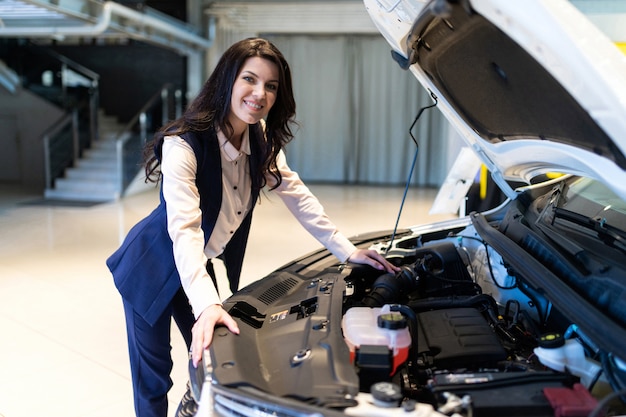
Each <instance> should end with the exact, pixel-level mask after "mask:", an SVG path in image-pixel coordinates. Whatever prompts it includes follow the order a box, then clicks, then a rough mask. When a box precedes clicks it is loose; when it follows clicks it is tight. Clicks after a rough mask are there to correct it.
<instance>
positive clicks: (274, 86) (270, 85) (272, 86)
mask: <svg viewBox="0 0 626 417" xmlns="http://www.w3.org/2000/svg"><path fill="white" fill-rule="evenodd" d="M267 89H268V90H270V91H276V90H278V86H277V85H276V84H268V85H267Z"/></svg>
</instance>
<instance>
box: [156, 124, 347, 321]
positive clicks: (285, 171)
mask: <svg viewBox="0 0 626 417" xmlns="http://www.w3.org/2000/svg"><path fill="white" fill-rule="evenodd" d="M217 136H218V140H219V143H220V153H221V158H222V187H223V191H222V204H221V209H220V213H219V215H218V218H217V223H216V224H215V228H214V230H213V232H212V233H211V236H210V237H209V241H208V242H207V244H206V246H205V244H204V232H203V230H202V228H201V225H202V213H201V210H200V194H199V192H198V188H197V186H196V183H195V177H196V168H197V163H196V157H195V154H194V152H193V149H192V148H191V146H190V145H189V144H188V143H187V142H186V141H185V140H184V139H182V138H181V137H179V136H166V137H165V140H164V142H163V157H162V162H161V171H162V172H163V197H164V198H165V201H166V206H167V222H168V232H169V235H170V238H171V239H172V242H173V244H174V259H175V262H176V268H177V269H178V273H179V275H180V278H181V284H182V286H183V289H184V290H185V293H186V294H187V297H188V298H189V302H190V304H191V307H192V308H193V311H194V314H195V317H196V318H197V317H198V316H199V315H200V313H202V312H203V311H204V309H206V308H207V307H208V306H210V305H212V304H221V300H220V297H219V295H218V292H217V289H216V288H215V286H214V285H213V281H212V280H211V278H210V277H209V274H208V273H207V271H206V267H205V266H206V263H207V261H208V259H211V258H215V257H217V256H219V255H220V254H221V253H222V252H223V250H224V248H225V247H226V244H227V243H228V242H229V241H230V239H231V237H232V235H233V234H234V232H235V231H236V230H237V228H238V227H239V226H240V225H241V223H242V221H243V219H244V218H245V217H246V215H247V214H248V212H249V211H250V210H251V208H252V207H251V204H252V201H251V180H250V173H249V164H248V157H249V155H250V138H249V133H248V132H246V133H245V134H244V137H243V140H242V143H241V147H240V149H239V150H238V149H236V148H235V147H234V146H233V145H232V144H231V143H230V142H229V141H228V140H227V139H226V137H225V136H224V135H223V133H222V132H218V134H217ZM276 162H277V167H278V169H279V170H280V173H281V175H282V182H281V184H280V186H279V187H278V188H276V189H275V190H273V192H275V193H277V194H278V195H279V197H280V198H281V199H282V200H283V202H284V203H285V205H286V206H287V208H288V209H289V211H290V212H291V213H292V214H293V215H294V216H295V217H296V219H298V221H299V222H300V224H302V226H303V227H304V228H305V229H306V230H307V231H308V232H309V233H310V234H311V235H312V236H313V237H315V238H316V239H317V240H318V241H319V242H320V243H321V244H322V245H324V246H325V247H326V248H327V249H328V250H329V251H330V252H331V253H332V254H333V255H335V256H336V257H337V258H338V259H339V260H340V261H341V262H345V261H346V260H347V259H348V258H349V257H350V255H351V254H352V253H353V252H354V251H355V250H356V247H355V246H354V245H353V244H352V243H351V242H350V241H349V240H348V239H347V238H346V237H345V236H344V235H343V234H341V233H340V232H339V231H338V230H337V227H336V226H335V225H334V224H333V223H332V222H331V221H330V219H329V218H328V216H327V215H326V213H325V212H324V208H323V207H322V205H321V203H320V202H319V200H318V199H317V198H316V197H315V196H314V195H313V194H312V193H311V191H310V190H309V189H308V187H307V186H306V185H305V184H304V183H303V182H302V180H301V179H300V177H299V176H298V174H297V173H296V172H294V171H292V170H291V169H290V168H289V166H288V165H287V160H286V158H285V154H284V153H283V152H282V151H281V152H280V153H279V155H278V158H277V160H276ZM266 180H267V184H268V186H269V187H270V188H271V187H272V186H273V185H274V184H276V180H275V179H274V177H272V176H271V175H270V174H269V173H267V174H266Z"/></svg>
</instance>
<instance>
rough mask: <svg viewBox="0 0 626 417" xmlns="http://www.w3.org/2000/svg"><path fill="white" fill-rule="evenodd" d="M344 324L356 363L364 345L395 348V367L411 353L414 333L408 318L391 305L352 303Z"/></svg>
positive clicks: (345, 335) (344, 331)
mask: <svg viewBox="0 0 626 417" xmlns="http://www.w3.org/2000/svg"><path fill="white" fill-rule="evenodd" d="M341 328H342V330H343V336H344V338H345V340H346V344H347V345H348V347H349V348H350V360H351V361H352V362H353V363H354V358H355V355H356V350H357V349H359V348H360V347H361V346H362V345H374V346H387V347H388V348H389V349H390V350H392V351H393V370H392V375H393V374H394V373H395V372H396V369H397V368H398V366H400V365H401V364H403V363H404V362H405V361H406V360H407V359H408V357H409V348H410V347H411V334H410V333H409V327H408V323H407V321H406V318H405V317H404V316H403V315H402V314H400V313H399V312H397V311H391V310H390V306H389V305H384V306H383V307H382V308H380V307H375V308H370V307H352V308H351V309H349V310H348V311H347V312H346V314H345V315H344V316H343V319H342V321H341Z"/></svg>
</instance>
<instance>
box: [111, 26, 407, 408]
mask: <svg viewBox="0 0 626 417" xmlns="http://www.w3.org/2000/svg"><path fill="white" fill-rule="evenodd" d="M294 115H295V102H294V98H293V90H292V85H291V73H290V70H289V66H288V64H287V62H286V61H285V59H284V57H283V55H282V54H281V53H280V51H279V50H278V49H277V48H276V47H275V46H274V45H273V44H271V43H270V42H268V41H266V40H264V39H258V38H250V39H245V40H243V41H240V42H237V43H235V44H234V45H233V46H231V47H230V48H229V49H228V50H227V51H226V52H225V53H224V55H223V56H222V57H221V59H220V61H219V62H218V64H217V66H216V68H215V70H214V71H213V73H212V74H211V76H210V77H209V79H208V80H207V82H206V83H205V85H204V86H203V88H202V90H201V91H200V94H199V95H198V97H197V98H196V99H195V100H194V101H193V102H192V103H191V104H190V106H189V107H188V109H187V110H186V111H185V113H184V114H183V115H182V116H181V117H180V118H179V119H177V120H175V121H173V122H171V123H169V124H168V125H166V126H165V127H163V128H162V129H161V131H160V132H158V133H157V134H156V135H155V138H154V140H153V141H152V142H151V143H150V144H149V145H148V146H147V150H148V152H147V154H148V155H149V156H148V158H147V162H146V176H147V178H148V179H151V180H159V179H160V180H161V181H162V184H161V199H160V204H159V206H158V207H157V208H156V209H155V210H154V211H153V212H152V213H151V214H150V215H149V216H148V217H146V218H145V219H143V220H142V221H140V222H139V223H138V224H137V225H136V226H134V227H133V228H132V229H131V230H130V232H129V233H128V236H127V237H126V239H125V241H124V243H123V244H122V246H121V247H120V249H118V250H117V251H116V252H115V253H114V254H113V255H112V256H111V257H110V258H109V259H108V260H107V265H108V266H109V268H110V270H111V272H112V273H113V276H114V280H115V284H116V286H117V288H118V290H119V291H120V293H121V295H122V298H123V302H124V311H125V314H126V324H127V331H128V342H129V352H130V362H131V373H132V379H133V391H134V396H135V412H136V414H137V416H142V417H143V416H166V414H167V392H168V390H169V389H170V388H171V385H172V383H171V380H170V377H169V374H170V371H171V369H172V359H171V356H170V323H171V318H174V320H175V322H176V324H177V326H178V328H179V329H180V331H181V333H182V335H183V337H184V339H185V342H186V343H187V346H188V348H189V349H190V352H191V357H192V362H193V365H194V366H197V365H198V363H199V361H200V359H201V357H202V353H203V351H204V350H205V349H206V348H208V347H209V345H210V344H211V338H212V337H213V329H214V327H215V326H216V325H224V326H226V327H227V328H228V329H229V330H230V331H232V332H233V333H239V329H238V327H237V323H236V322H235V321H234V320H233V318H232V317H231V316H230V315H229V314H228V313H227V312H226V311H225V310H224V309H223V308H222V306H221V300H220V297H219V295H218V292H217V286H216V279H215V273H214V271H213V268H212V265H211V259H213V258H217V257H219V258H220V259H222V260H223V261H224V264H225V267H226V271H227V275H228V280H229V283H230V289H231V290H232V291H233V292H235V291H237V289H238V285H239V276H240V273H241V266H242V263H243V256H244V252H245V248H246V242H247V238H248V232H249V228H250V221H251V218H252V211H253V208H254V206H255V203H256V200H257V198H258V196H259V192H260V191H261V189H262V188H263V187H265V186H268V188H269V189H270V190H271V191H272V192H275V193H277V194H278V195H279V196H280V197H281V199H282V200H283V201H284V203H285V204H286V205H287V207H288V208H289V209H290V211H291V212H292V213H293V214H294V216H295V217H296V218H297V219H298V220H299V221H300V223H301V224H302V225H303V226H304V227H305V228H306V229H307V230H308V231H309V232H310V233H311V234H312V235H313V236H314V237H315V238H317V239H318V240H319V241H320V242H321V243H322V244H323V245H324V246H325V247H326V248H327V249H329V250H330V251H331V252H332V253H333V254H334V255H335V256H337V258H338V259H339V260H340V261H342V262H344V261H350V262H356V263H362V264H369V265H371V266H373V267H375V268H378V269H381V270H387V271H388V272H392V271H396V270H397V268H396V267H394V266H393V265H391V264H390V263H388V262H387V261H386V260H385V259H384V257H382V256H381V255H380V254H378V253H377V252H375V251H372V250H363V249H357V248H356V247H355V246H354V245H353V244H352V243H350V241H349V240H348V239H347V238H346V237H344V236H343V235H342V234H341V233H339V232H338V231H337V228H336V227H335V226H334V225H333V223H332V222H331V221H330V220H329V219H328V217H327V216H326V215H325V213H324V210H323V208H322V206H321V205H320V203H319V202H318V200H317V199H316V198H315V197H314V196H313V195H312V194H311V193H310V191H309V190H308V189H307V188H306V186H305V185H304V184H303V183H302V181H301V180H300V179H299V177H298V175H297V174H296V173H295V172H293V171H291V170H290V169H289V167H288V166H287V163H286V160H285V156H284V154H283V147H284V146H285V145H286V144H287V143H288V142H289V141H290V140H291V139H292V137H293V135H292V132H291V129H290V124H291V123H293V117H294Z"/></svg>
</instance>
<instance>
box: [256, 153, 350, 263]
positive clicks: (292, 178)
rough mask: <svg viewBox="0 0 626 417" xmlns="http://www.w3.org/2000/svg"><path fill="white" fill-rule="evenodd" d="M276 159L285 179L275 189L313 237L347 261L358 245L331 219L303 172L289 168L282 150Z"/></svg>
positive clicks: (268, 178) (269, 182) (270, 178)
mask: <svg viewBox="0 0 626 417" xmlns="http://www.w3.org/2000/svg"><path fill="white" fill-rule="evenodd" d="M276 162H277V166H278V169H279V170H280V173H281V175H282V182H281V184H280V186H279V187H278V188H276V189H274V190H273V192H276V193H277V194H278V195H279V196H280V198H281V199H282V200H283V202H284V204H285V205H286V206H287V208H288V209H289V211H290V212H291V213H292V214H293V215H294V216H295V217H296V219H298V221H299V222H300V224H301V225H302V226H303V227H304V228H305V229H306V230H307V231H308V232H309V233H310V234H311V235H312V236H313V237H315V238H316V239H317V240H318V241H319V242H320V243H321V244H322V245H324V247H326V249H328V250H329V251H330V252H331V253H332V254H333V255H335V256H336V257H337V258H338V259H339V260H340V261H341V262H345V261H346V260H347V259H348V258H349V257H350V255H352V253H353V252H354V251H355V250H356V247H355V246H354V245H353V244H352V243H351V242H350V240H349V239H348V238H347V237H345V236H344V235H343V234H342V233H341V232H340V231H339V230H338V229H337V226H335V224H334V223H333V222H332V221H331V220H330V218H328V216H327V215H326V213H325V211H324V207H323V206H322V204H321V203H320V202H319V200H318V199H317V197H315V196H314V195H313V193H311V191H310V190H309V188H308V187H307V186H306V185H305V184H304V183H303V182H302V180H301V179H300V177H299V175H298V174H297V173H296V172H295V171H292V170H291V168H289V166H288V165H287V159H286V157H285V154H284V153H283V152H282V151H281V152H280V153H279V155H278V158H277V160H276ZM267 181H268V185H270V186H272V185H273V184H275V183H276V182H275V179H274V178H273V177H271V176H270V175H268V176H267Z"/></svg>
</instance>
